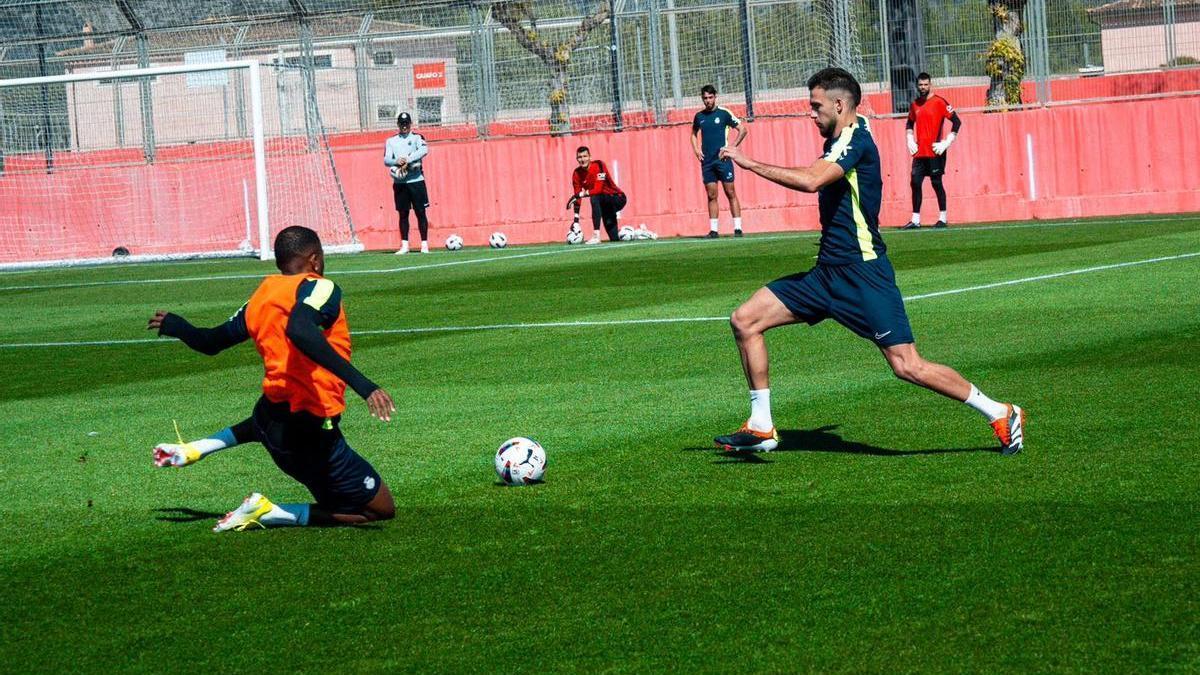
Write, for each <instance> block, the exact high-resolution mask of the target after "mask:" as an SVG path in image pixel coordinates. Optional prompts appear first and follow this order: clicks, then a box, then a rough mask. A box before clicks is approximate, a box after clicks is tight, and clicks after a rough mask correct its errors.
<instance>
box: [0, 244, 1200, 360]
mask: <svg viewBox="0 0 1200 675" xmlns="http://www.w3.org/2000/svg"><path fill="white" fill-rule="evenodd" d="M1195 257H1200V251H1194V252H1192V253H1180V254H1178V255H1168V256H1159V257H1157V258H1146V259H1144V260H1131V261H1128V262H1119V263H1110V264H1107V265H1094V266H1092V267H1081V268H1079V269H1074V270H1067V271H1064V272H1053V273H1050V274H1039V275H1037V276H1032V277H1023V278H1020V279H1010V280H1008V281H997V282H993V283H989V284H979V285H976V286H964V287H962V288H952V289H949V290H945V291H934V292H932V293H921V294H919V295H910V296H908V297H906V298H904V301H905V302H906V303H908V302H914V301H916V300H925V299H928V298H938V297H941V296H943V295H957V294H959V293H969V292H972V291H982V290H987V289H990V288H1000V287H1003V286H1016V285H1018V284H1028V283H1033V282H1035V281H1046V280H1048V279H1059V278H1062V277H1069V276H1075V275H1078V274H1090V273H1093V272H1103V271H1105V270H1114V269H1120V268H1123V267H1135V266H1138V265H1149V264H1152V263H1160V262H1168V261H1172V260H1184V259H1186V258H1195ZM728 320H729V317H728V316H682V317H662V318H651V319H611V320H597V321H545V322H531V323H491V324H478V325H473V326H418V327H413V328H382V329H377V330H361V331H354V332H353V333H352V334H353V335H355V336H363V335H410V334H416V333H460V332H468V331H486V330H530V329H535V328H577V327H590V326H637V325H647V324H669V323H700V322H708V321H728ZM174 343H175V340H171V339H163V338H138V339H131V340H80V341H74V342H14V343H8V344H0V349H28V348H37V347H111V346H118V345H140V344H174Z"/></svg>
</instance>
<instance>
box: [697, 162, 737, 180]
mask: <svg viewBox="0 0 1200 675" xmlns="http://www.w3.org/2000/svg"><path fill="white" fill-rule="evenodd" d="M700 175H701V176H703V177H704V182H705V184H708V183H732V182H733V160H731V159H711V160H705V161H704V162H702V163H701V164H700Z"/></svg>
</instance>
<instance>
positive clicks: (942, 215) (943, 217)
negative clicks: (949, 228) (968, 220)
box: [938, 211, 946, 223]
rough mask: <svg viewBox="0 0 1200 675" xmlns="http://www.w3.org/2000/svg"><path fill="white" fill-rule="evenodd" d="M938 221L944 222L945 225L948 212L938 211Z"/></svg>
mask: <svg viewBox="0 0 1200 675" xmlns="http://www.w3.org/2000/svg"><path fill="white" fill-rule="evenodd" d="M938 220H940V221H942V222H943V223H944V222H946V212H945V211H938Z"/></svg>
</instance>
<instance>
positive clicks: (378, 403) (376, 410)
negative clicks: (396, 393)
mask: <svg viewBox="0 0 1200 675" xmlns="http://www.w3.org/2000/svg"><path fill="white" fill-rule="evenodd" d="M367 408H368V409H369V410H370V411H371V417H374V418H375V419H379V420H383V421H384V422H391V421H392V413H394V412H396V405H395V404H394V403H392V397H391V396H388V393H387V392H386V391H384V390H382V389H376V390H375V391H373V392H371V395H370V396H368V397H367Z"/></svg>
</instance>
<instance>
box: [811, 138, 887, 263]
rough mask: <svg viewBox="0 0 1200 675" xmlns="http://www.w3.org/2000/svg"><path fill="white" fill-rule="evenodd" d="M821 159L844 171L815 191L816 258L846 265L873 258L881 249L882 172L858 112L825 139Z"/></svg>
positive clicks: (820, 261)
mask: <svg viewBox="0 0 1200 675" xmlns="http://www.w3.org/2000/svg"><path fill="white" fill-rule="evenodd" d="M822 159H824V160H825V161H827V162H834V163H835V164H837V165H838V166H840V167H842V171H845V172H846V175H845V176H843V177H842V178H841V179H840V180H838V181H836V182H834V183H833V184H831V185H827V186H825V187H824V188H822V189H821V191H820V193H819V194H818V199H817V203H818V205H819V207H820V212H821V250H820V253H819V254H818V255H817V262H818V263H825V264H828V265H847V264H850V263H860V262H865V261H867V260H874V259H876V258H878V257H879V256H881V255H883V254H884V252H885V251H886V250H887V247H886V246H884V245H883V238H882V237H880V236H879V205H880V203H881V202H882V201H883V174H882V173H881V172H880V167H879V148H877V147H875V139H874V138H872V137H871V129H870V126H869V125H868V123H867V118H865V117H863V116H861V115H859V117H858V121H857V122H855V123H854V124H852V125H850V126H848V127H846V128H845V129H842V133H840V134H838V136H837V137H836V138H831V139H828V140H827V141H825V154H824V156H822Z"/></svg>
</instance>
